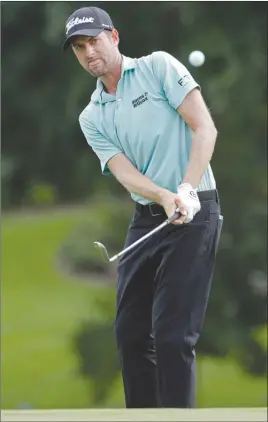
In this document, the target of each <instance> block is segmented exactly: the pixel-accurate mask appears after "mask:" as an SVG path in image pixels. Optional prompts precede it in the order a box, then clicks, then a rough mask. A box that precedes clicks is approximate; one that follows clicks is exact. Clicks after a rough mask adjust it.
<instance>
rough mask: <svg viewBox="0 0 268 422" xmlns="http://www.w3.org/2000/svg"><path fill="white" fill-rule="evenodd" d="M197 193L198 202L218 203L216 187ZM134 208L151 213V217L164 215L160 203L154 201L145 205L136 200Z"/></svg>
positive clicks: (144, 212)
mask: <svg viewBox="0 0 268 422" xmlns="http://www.w3.org/2000/svg"><path fill="white" fill-rule="evenodd" d="M197 195H198V198H199V201H200V202H203V201H213V200H215V201H216V202H217V203H219V195H218V191H217V190H216V189H215V190H205V191H201V192H197ZM136 210H137V211H139V212H140V213H142V214H144V215H151V216H153V217H156V216H157V215H163V214H164V215H166V213H165V210H164V208H163V207H161V205H158V204H155V203H154V202H152V203H151V204H147V205H142V204H140V203H138V202H136Z"/></svg>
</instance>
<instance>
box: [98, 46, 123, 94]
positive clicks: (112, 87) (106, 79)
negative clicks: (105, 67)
mask: <svg viewBox="0 0 268 422" xmlns="http://www.w3.org/2000/svg"><path fill="white" fill-rule="evenodd" d="M122 62H123V58H122V56H121V54H120V53H119V54H118V56H117V58H116V61H115V64H114V66H113V69H112V70H111V71H110V72H108V73H107V74H106V75H104V76H101V77H100V80H101V81H102V83H103V85H104V87H105V90H106V92H107V93H108V94H115V93H116V89H117V84H118V81H119V79H120V78H121V72H122Z"/></svg>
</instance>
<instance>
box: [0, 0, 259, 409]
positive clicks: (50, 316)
mask: <svg viewBox="0 0 268 422" xmlns="http://www.w3.org/2000/svg"><path fill="white" fill-rule="evenodd" d="M86 5H94V6H99V7H102V8H104V9H105V10H107V12H108V13H110V14H111V16H112V18H113V21H114V24H115V26H116V27H117V28H118V30H119V32H120V49H121V52H122V53H123V54H125V55H127V56H131V57H138V56H143V55H147V54H150V53H151V52H152V51H156V50H165V51H167V52H169V53H171V54H173V55H174V56H175V57H177V58H178V59H179V60H180V61H182V62H183V63H184V64H185V65H186V66H187V67H188V68H189V69H190V71H191V72H192V74H193V75H194V77H195V78H196V79H197V81H198V82H199V83H200V85H201V87H202V92H203V95H204V97H205V99H206V101H207V104H208V106H209V108H210V110H211V113H212V116H213V118H214V120H215V122H216V126H217V128H218V131H219V137H218V141H217V146H216V150H215V154H214V156H213V160H212V167H213V170H214V173H215V176H216V179H217V185H218V190H219V192H220V197H221V204H222V210H223V214H224V227H223V233H222V237H221V242H220V247H219V253H218V258H217V265H216V269H215V277H214V284H213V289H212V295H211V301H210V304H209V308H208V313H207V318H206V323H205V329H204V333H203V336H202V338H201V340H200V343H199V358H198V359H199V360H198V365H199V366H198V368H199V369H198V370H199V378H198V404H199V405H200V406H247V405H248V406H259V405H264V401H265V400H266V399H265V397H266V391H265V390H266V378H265V374H266V361H267V329H266V321H267V316H266V305H267V302H266V299H267V276H266V271H267V268H266V256H267V238H266V232H267V173H266V171H267V163H266V152H267V151H266V141H267V35H266V34H267V14H266V5H265V3H264V2H176V1H174V2H170V1H166V2H161V1H160V2H113V1H111V2H95V3H90V2H81V1H76V2H65V1H62V2H59V1H52V2H24V1H22V2H2V3H1V23H2V34H1V38H2V45H1V47H2V51H1V59H2V74H1V76H2V78H1V79H2V97H1V99H2V114H1V122H2V125H1V129H2V151H1V182H2V190H1V194H2V195H1V200H2V210H3V219H2V268H1V272H2V274H1V276H2V277H1V279H2V330H1V331H2V372H3V376H2V401H3V407H5V408H16V407H27V406H31V407H47V408H54V407H55V408H57V407H93V406H102V407H105V406H110V407H111V406H123V405H124V402H123V391H122V382H121V378H120V373H119V370H118V362H117V358H116V353H115V345H114V340H113V318H114V300H115V282H116V280H115V268H114V267H112V268H111V269H107V267H106V266H103V264H102V263H101V261H100V259H99V256H98V255H97V254H96V253H95V251H94V249H93V247H92V242H93V240H96V239H97V240H100V241H103V242H106V243H107V245H108V246H109V249H110V251H111V253H112V252H113V251H114V252H115V251H118V250H119V249H121V248H122V245H123V243H124V238H125V234H126V230H127V226H128V222H129V220H130V218H131V213H132V210H133V203H132V201H131V200H130V198H129V196H128V194H127V193H126V191H125V190H124V189H123V188H122V187H121V186H120V185H119V184H118V183H116V181H115V180H114V179H113V178H112V177H109V178H107V177H102V176H101V174H100V166H99V163H98V160H97V158H96V157H95V156H94V154H93V153H92V151H91V150H90V148H88V146H87V144H86V141H85V139H84V138H83V135H82V133H81V132H80V128H79V125H78V120H77V119H78V115H79V113H80V111H81V110H82V109H83V107H84V106H85V105H86V104H87V103H88V101H89V99H90V96H91V93H92V91H93V90H94V87H95V83H96V81H95V80H93V79H92V78H91V77H90V76H89V75H88V74H86V72H85V71H84V70H83V69H82V68H80V67H79V65H78V63H77V62H76V61H75V59H74V57H73V56H72V54H71V52H67V53H66V54H63V53H62V51H61V46H62V42H63V36H64V23H65V20H66V19H67V17H68V16H69V14H71V13H72V12H73V11H74V10H75V9H76V8H78V7H82V6H86ZM196 49H199V50H202V51H203V52H204V53H205V55H206V62H205V65H204V66H203V67H201V68H192V67H191V66H190V65H189V64H188V55H189V53H190V52H191V51H193V50H196ZM118 211H120V212H118ZM107 350H110V353H107ZM104 369H105V370H104Z"/></svg>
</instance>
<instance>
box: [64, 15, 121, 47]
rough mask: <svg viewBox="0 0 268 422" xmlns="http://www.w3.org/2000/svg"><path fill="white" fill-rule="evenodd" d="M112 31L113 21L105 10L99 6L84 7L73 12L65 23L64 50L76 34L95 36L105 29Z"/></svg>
mask: <svg viewBox="0 0 268 422" xmlns="http://www.w3.org/2000/svg"><path fill="white" fill-rule="evenodd" d="M105 29H106V30H108V31H112V30H113V29H114V26H113V22H112V20H111V18H110V16H109V15H108V13H107V12H105V10H102V9H99V8H98V7H82V8H81V9H78V10H76V11H75V12H73V13H72V15H71V16H69V18H68V19H67V21H66V24H65V35H66V38H65V41H64V44H63V50H66V48H67V47H68V46H69V44H70V41H71V38H72V37H74V36H75V35H85V36H88V37H95V36H96V35H99V34H100V33H101V32H102V31H104V30H105Z"/></svg>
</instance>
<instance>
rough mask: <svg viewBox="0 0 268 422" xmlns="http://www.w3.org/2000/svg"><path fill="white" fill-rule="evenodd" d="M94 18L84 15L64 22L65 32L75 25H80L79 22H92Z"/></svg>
mask: <svg viewBox="0 0 268 422" xmlns="http://www.w3.org/2000/svg"><path fill="white" fill-rule="evenodd" d="M93 22H94V18H86V17H85V16H84V17H83V18H73V19H71V20H70V22H68V23H67V24H66V34H68V32H69V31H70V29H71V28H72V27H73V26H75V25H80V24H81V23H93Z"/></svg>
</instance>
